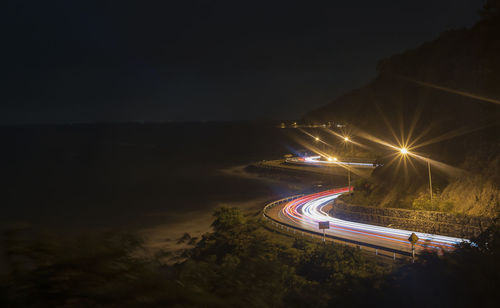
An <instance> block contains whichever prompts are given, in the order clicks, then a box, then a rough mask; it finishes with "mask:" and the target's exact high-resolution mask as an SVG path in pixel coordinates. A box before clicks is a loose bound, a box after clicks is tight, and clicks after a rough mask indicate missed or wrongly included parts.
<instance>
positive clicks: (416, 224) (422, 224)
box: [329, 200, 492, 238]
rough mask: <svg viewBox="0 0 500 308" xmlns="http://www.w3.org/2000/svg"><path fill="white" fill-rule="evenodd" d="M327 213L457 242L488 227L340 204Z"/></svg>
mask: <svg viewBox="0 0 500 308" xmlns="http://www.w3.org/2000/svg"><path fill="white" fill-rule="evenodd" d="M329 213H330V215H332V216H333V217H337V218H340V219H345V220H349V221H355V222H363V223H370V224H374V225H379V226H385V227H391V228H401V229H406V230H412V231H417V232H424V233H433V234H440V235H447V236H453V237H461V238H471V237H473V236H477V235H478V234H479V233H480V232H481V231H482V230H484V229H486V228H487V227H488V226H489V225H490V224H491V223H492V219H490V218H485V217H475V216H464V215H455V214H449V213H441V212H431V211H412V210H405V209H395V208H377V207H366V206H359V205H348V204H346V203H344V202H342V201H340V200H337V201H336V202H335V204H334V205H333V206H332V208H331V210H330V211H329Z"/></svg>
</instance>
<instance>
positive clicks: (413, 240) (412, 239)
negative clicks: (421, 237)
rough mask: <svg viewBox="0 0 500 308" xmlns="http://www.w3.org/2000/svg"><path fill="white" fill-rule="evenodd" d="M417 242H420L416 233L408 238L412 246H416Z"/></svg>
mask: <svg viewBox="0 0 500 308" xmlns="http://www.w3.org/2000/svg"><path fill="white" fill-rule="evenodd" d="M417 241H418V236H417V235H416V234H415V233H412V234H411V235H410V237H409V238H408V242H410V243H412V245H414V244H415V243H416V242H417Z"/></svg>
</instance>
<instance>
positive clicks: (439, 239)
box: [263, 187, 468, 255]
mask: <svg viewBox="0 0 500 308" xmlns="http://www.w3.org/2000/svg"><path fill="white" fill-rule="evenodd" d="M348 191H349V188H348V187H345V188H338V189H330V190H326V191H322V192H319V193H315V194H310V195H297V196H293V197H289V198H285V199H281V200H278V201H275V202H272V203H270V204H268V205H266V207H264V213H263V215H264V217H265V218H268V219H270V220H271V221H274V222H275V223H277V224H280V225H282V226H286V227H287V228H292V229H294V230H300V231H302V232H306V233H309V234H317V235H322V231H321V230H319V229H318V222H320V221H329V222H330V229H328V230H326V237H327V238H329V239H335V240H340V241H344V242H349V243H353V244H356V245H359V246H367V247H371V248H375V249H380V250H385V251H389V252H394V253H398V254H403V255H410V252H411V245H410V243H409V242H408V237H409V236H410V235H411V233H412V232H413V231H408V230H400V229H393V228H387V227H381V226H375V225H369V224H363V223H357V222H351V221H347V220H342V219H338V218H334V217H331V216H329V215H328V213H326V212H325V211H324V208H325V206H327V205H329V204H331V203H332V202H333V200H335V199H336V198H338V197H339V196H340V195H341V194H343V193H346V192H348ZM276 206H280V208H279V209H277V211H276V210H274V212H275V213H274V214H275V216H276V217H274V218H273V217H271V216H272V215H270V214H269V211H270V210H271V209H273V208H275V207H276ZM333 206H335V204H333ZM415 234H416V235H417V236H418V237H419V238H420V239H419V241H418V243H417V244H416V245H415V249H416V252H417V253H419V252H422V251H440V250H444V251H452V250H454V248H455V245H456V244H459V243H461V242H464V241H465V242H468V240H467V239H462V238H455V237H448V236H442V235H434V234H427V233H421V232H415Z"/></svg>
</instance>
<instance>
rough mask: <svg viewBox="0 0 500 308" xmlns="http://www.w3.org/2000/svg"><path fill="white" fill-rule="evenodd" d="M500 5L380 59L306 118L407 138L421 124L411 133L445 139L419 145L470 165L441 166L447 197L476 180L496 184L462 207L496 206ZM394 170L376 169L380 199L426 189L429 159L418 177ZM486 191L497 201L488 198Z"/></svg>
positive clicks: (406, 197)
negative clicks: (364, 77)
mask: <svg viewBox="0 0 500 308" xmlns="http://www.w3.org/2000/svg"><path fill="white" fill-rule="evenodd" d="M499 8H500V1H498V0H495V1H488V2H487V3H486V4H485V6H484V9H483V11H482V12H481V16H482V18H481V20H480V21H479V22H478V23H477V24H476V25H475V26H474V27H472V28H470V29H459V30H452V31H447V32H445V33H442V34H441V35H440V36H439V37H438V38H437V39H435V40H434V41H432V42H427V43H424V44H422V45H421V46H419V47H417V48H415V49H412V50H408V51H406V52H404V53H401V54H397V55H393V56H391V57H389V58H387V59H383V60H381V61H380V62H379V64H378V67H377V70H378V76H377V77H376V78H375V79H374V80H373V81H372V82H370V83H369V84H368V85H366V86H365V87H362V88H360V89H356V90H354V91H351V92H349V93H347V94H345V95H343V96H341V97H339V98H337V99H335V100H334V101H333V102H331V103H330V104H328V105H326V106H324V107H322V108H319V109H317V110H314V111H312V112H310V113H309V114H307V115H306V116H305V117H304V120H305V121H308V122H323V121H332V120H333V121H336V122H344V123H347V124H348V126H351V127H352V129H353V131H354V133H355V131H356V130H357V129H359V130H362V131H365V132H369V133H370V134H371V135H374V136H377V137H378V138H381V139H384V140H387V141H390V142H392V143H394V144H395V143H396V140H395V137H394V136H393V135H394V134H393V133H392V132H391V129H392V130H394V133H395V135H396V136H398V137H397V138H398V139H401V135H402V136H404V138H408V136H409V135H410V130H411V129H410V127H411V126H414V129H413V133H412V134H413V135H412V137H411V140H414V139H415V138H416V136H418V135H420V134H423V137H422V138H421V139H420V140H419V141H418V143H422V142H426V141H429V140H432V139H439V142H432V143H430V144H428V145H426V146H422V147H420V148H418V152H420V153H423V154H424V155H425V156H427V157H431V158H432V159H434V160H437V161H440V162H445V163H447V164H449V165H453V166H456V167H460V168H462V169H463V170H466V171H467V172H470V173H465V174H463V175H459V176H458V178H457V175H456V174H454V175H453V176H450V175H449V174H440V173H439V172H436V174H435V175H434V176H435V177H436V184H437V187H436V188H437V189H439V190H440V191H442V192H443V195H446V196H447V197H446V198H448V199H447V200H455V201H456V200H458V199H459V197H458V196H456V195H454V193H453V192H450V191H449V190H450V189H451V187H455V189H456V190H457V191H458V190H460V191H463V190H464V189H468V190H471V191H473V190H474V189H476V188H478V187H477V186H475V184H474V183H476V184H478V185H480V187H486V186H488V187H490V188H491V189H490V188H488V192H484V191H482V190H481V191H477V192H476V193H477V195H475V196H474V195H473V196H471V201H470V202H469V203H470V204H469V205H467V206H463V205H462V206H461V207H460V209H458V208H459V207H458V205H455V209H457V211H459V212H470V213H475V214H479V213H484V212H491V211H493V208H495V207H497V206H498V197H499V194H498V190H497V188H498V187H499V185H500V183H499V179H498V173H499V172H497V171H500V170H498V168H499V167H498V162H499V161H500V160H499V159H498V157H497V155H498V153H499V149H500V147H499V145H500V138H499V137H500V57H499V55H500V9H499ZM404 138H403V139H404ZM411 140H410V141H411ZM376 150H377V151H382V152H381V156H385V155H386V154H390V152H391V151H392V150H391V149H387V148H385V149H384V147H381V148H380V149H376ZM386 150H387V152H384V151H386ZM491 153H495V154H493V155H491ZM487 154H488V155H487ZM417 165H418V164H417ZM391 168H393V167H391ZM393 171H394V170H393V169H389V167H382V168H380V170H377V172H375V173H374V175H375V177H376V180H375V181H374V182H377V183H378V187H376V188H374V187H372V188H373V189H374V191H375V192H378V195H379V200H378V201H377V202H375V203H379V204H381V203H385V204H386V205H387V206H398V204H401V203H405V204H406V205H404V207H411V204H412V203H413V200H415V199H416V195H415V194H417V193H418V192H419V191H422V190H423V189H425V185H426V181H427V177H426V170H425V165H424V164H420V166H417V170H413V173H412V170H409V176H410V178H411V179H412V181H408V180H407V179H408V174H406V175H404V174H403V173H402V172H401V173H399V174H396V175H394V178H390V177H389V175H390V174H393V173H394V172H393ZM403 177H405V178H406V180H403ZM465 179H466V181H467V183H465V182H464V181H465ZM457 181H458V182H457ZM410 183H411V186H410ZM460 183H461V184H460ZM480 183H483V184H480ZM484 183H486V184H484ZM449 184H453V185H449ZM447 189H448V190H447ZM394 190H395V191H396V192H394ZM390 192H392V194H391V193H390ZM388 195H393V196H394V197H388ZM484 195H487V196H488V198H489V199H488V200H496V201H493V202H492V203H491V202H490V201H488V202H486V201H484V200H483V199H482V198H483V197H484ZM395 196H398V197H395ZM461 197H463V196H461ZM380 198H383V199H384V201H383V202H382V201H381V199H380ZM372 201H373V200H372ZM478 202H479V203H482V204H483V205H482V206H484V203H488V204H489V203H491V204H490V205H488V208H489V209H488V210H485V209H484V208H482V209H480V210H479V209H478V208H477V206H478V204H477V203H478ZM472 203H474V204H475V205H474V204H472Z"/></svg>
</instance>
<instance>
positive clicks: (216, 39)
mask: <svg viewBox="0 0 500 308" xmlns="http://www.w3.org/2000/svg"><path fill="white" fill-rule="evenodd" d="M482 2H483V1H479V0H439V1H436V0H420V1H401V0H397V1H388V0H379V1H373V0H358V1H333V0H330V1H293V0H289V1H255V0H254V1H235V0H231V1H208V0H207V1H157V2H154V3H153V1H115V2H111V1H103V0H101V1H95V2H94V1H67V0H66V1H40V0H33V1H30V0H27V1H20V0H15V1H8V3H7V6H5V5H2V9H0V19H1V21H0V23H1V27H2V38H1V41H2V44H1V46H2V47H1V50H2V54H3V55H2V68H1V71H2V82H1V85H0V90H1V92H0V93H1V96H2V98H1V100H0V123H75V122H95V121H99V122H103V121H200V120H254V119H293V118H298V117H300V116H301V115H303V114H304V113H305V112H307V111H309V110H312V109H314V108H316V107H318V106H321V105H324V104H327V103H328V102H330V101H331V100H332V99H334V98H335V97H336V96H337V95H340V94H342V93H345V92H346V91H348V90H350V89H353V88H356V87H359V86H361V85H363V84H365V83H367V82H368V81H369V80H370V79H371V78H373V77H374V76H375V66H376V63H377V61H378V60H380V59H382V58H384V57H388V56H390V55H391V54H394V53H398V52H401V51H404V50H405V49H408V48H412V47H416V46H418V45H419V44H421V43H423V42H424V41H428V40H431V39H434V38H436V37H437V36H438V34H439V33H440V32H442V31H444V30H449V29H453V28H460V27H469V26H471V25H473V24H474V22H475V21H477V19H478V17H479V16H478V13H477V12H478V11H479V9H480V8H481V6H482Z"/></svg>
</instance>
